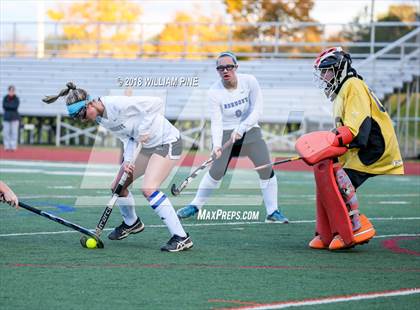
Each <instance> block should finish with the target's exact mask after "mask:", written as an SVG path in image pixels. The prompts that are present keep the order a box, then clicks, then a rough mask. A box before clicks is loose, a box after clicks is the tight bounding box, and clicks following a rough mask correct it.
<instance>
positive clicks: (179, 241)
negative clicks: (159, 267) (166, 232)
mask: <svg viewBox="0 0 420 310" xmlns="http://www.w3.org/2000/svg"><path fill="white" fill-rule="evenodd" d="M192 246H193V242H192V241H191V238H190V235H189V234H187V236H186V237H180V236H178V235H173V236H172V238H171V239H169V241H168V242H167V243H166V244H165V245H164V246H162V247H161V248H160V249H161V250H162V251H167V252H179V251H183V250H188V249H189V248H192Z"/></svg>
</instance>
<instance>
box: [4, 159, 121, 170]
mask: <svg viewBox="0 0 420 310" xmlns="http://www.w3.org/2000/svg"><path fill="white" fill-rule="evenodd" d="M1 163H2V165H4V166H8V165H9V166H18V167H51V168H82V169H85V168H88V169H89V168H95V169H117V168H118V167H119V166H118V165H113V164H109V165H108V164H89V163H88V164H81V163H61V162H45V161H17V160H2V162H1Z"/></svg>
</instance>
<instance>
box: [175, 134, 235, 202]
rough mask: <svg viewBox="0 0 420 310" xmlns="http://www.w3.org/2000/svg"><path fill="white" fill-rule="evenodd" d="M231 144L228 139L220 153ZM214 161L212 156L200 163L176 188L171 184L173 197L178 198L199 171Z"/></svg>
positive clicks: (214, 158) (214, 156) (214, 157)
mask: <svg viewBox="0 0 420 310" xmlns="http://www.w3.org/2000/svg"><path fill="white" fill-rule="evenodd" d="M232 144H233V142H232V140H231V139H229V141H227V142H226V143H225V144H224V145H223V147H222V153H223V151H224V150H226V149H227V148H229V147H231V146H232ZM215 160H216V155H215V154H212V155H211V157H210V158H209V159H207V160H206V161H205V162H204V163H202V164H201V165H200V166H199V167H197V168H196V169H195V170H194V171H193V172H192V173H191V174H190V175H189V176H188V177H187V178H186V179H185V180H184V181H182V183H181V184H180V185H179V186H178V187H177V186H176V185H175V184H172V187H171V193H172V195H174V196H178V195H179V194H180V193H181V192H182V191H183V190H184V189H185V188H186V187H187V186H188V184H190V183H191V182H192V180H194V179H195V178H196V177H197V176H198V175H199V174H200V172H201V171H203V170H204V169H206V168H207V167H208V166H210V165H211V164H212V163H213V162H214V161H215Z"/></svg>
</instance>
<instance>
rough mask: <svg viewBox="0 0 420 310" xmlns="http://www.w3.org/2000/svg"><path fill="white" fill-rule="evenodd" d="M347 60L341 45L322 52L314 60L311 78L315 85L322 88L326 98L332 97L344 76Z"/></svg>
mask: <svg viewBox="0 0 420 310" xmlns="http://www.w3.org/2000/svg"><path fill="white" fill-rule="evenodd" d="M343 71H347V61H346V58H345V57H344V52H343V50H342V48H341V47H334V48H330V49H327V50H325V51H324V52H322V53H321V54H320V55H319V56H318V57H317V58H316V60H315V64H314V72H313V80H314V84H315V86H316V87H318V88H320V89H322V90H324V93H325V95H326V96H327V98H329V99H332V98H333V97H334V91H335V90H336V89H337V88H338V86H339V85H340V83H341V81H342V80H343V78H344V77H345V74H344V75H343V74H342V72H343Z"/></svg>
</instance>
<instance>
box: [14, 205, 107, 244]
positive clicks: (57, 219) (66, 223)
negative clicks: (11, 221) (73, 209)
mask: <svg viewBox="0 0 420 310" xmlns="http://www.w3.org/2000/svg"><path fill="white" fill-rule="evenodd" d="M19 207H22V208H24V209H26V210H28V211H31V212H33V213H35V214H38V215H40V216H43V217H45V218H47V219H49V220H51V221H54V222H57V223H59V224H61V225H64V226H66V227H69V228H71V229H74V230H77V231H78V232H80V233H82V234H84V235H86V236H89V237H91V238H94V239H95V240H96V243H97V247H98V248H103V247H104V243H103V242H102V240H101V239H100V238H99V236H97V235H95V234H94V233H93V232H92V231H90V230H88V229H87V228H84V227H82V226H80V225H77V224H74V223H72V222H69V221H67V220H65V219H63V218H61V217H58V216H56V215H54V214H51V213H48V212H45V211H42V210H40V209H37V208H34V207H31V206H30V205H27V204H26V203H23V202H19Z"/></svg>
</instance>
